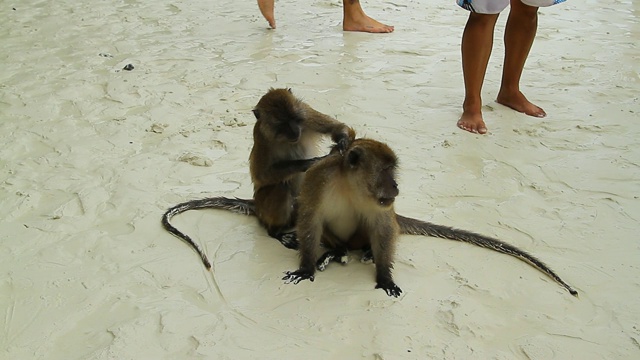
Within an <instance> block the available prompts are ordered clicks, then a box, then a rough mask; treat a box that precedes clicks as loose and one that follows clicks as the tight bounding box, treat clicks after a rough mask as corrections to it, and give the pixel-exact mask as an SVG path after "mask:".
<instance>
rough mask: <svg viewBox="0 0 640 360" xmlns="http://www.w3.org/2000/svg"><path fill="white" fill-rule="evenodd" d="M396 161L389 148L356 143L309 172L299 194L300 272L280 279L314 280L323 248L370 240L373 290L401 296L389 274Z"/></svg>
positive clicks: (371, 142) (395, 225)
mask: <svg viewBox="0 0 640 360" xmlns="http://www.w3.org/2000/svg"><path fill="white" fill-rule="evenodd" d="M397 162H398V161H397V158H396V155H395V154H394V153H393V151H392V150H391V149H390V148H389V147H388V146H387V145H385V144H383V143H380V142H377V141H374V140H369V139H357V140H355V141H354V142H353V143H352V145H351V146H350V147H349V149H348V150H347V151H346V153H345V154H344V156H341V155H340V154H337V153H333V154H332V155H329V156H327V157H326V158H324V159H323V160H320V161H318V162H317V163H316V164H315V165H314V166H313V167H312V168H311V169H309V171H307V174H306V177H305V181H304V183H303V185H302V188H301V190H300V195H299V196H298V209H299V213H298V222H297V226H296V232H297V234H298V240H299V241H300V247H299V251H300V268H299V269H298V270H296V271H292V272H287V273H286V275H285V277H284V278H283V280H285V281H286V282H287V283H291V282H292V283H295V284H297V283H298V282H300V281H301V280H305V279H309V280H311V281H313V280H314V274H315V271H316V266H317V265H318V261H319V260H320V253H321V245H324V246H325V247H326V248H329V249H335V250H336V251H338V252H340V253H342V252H343V249H346V248H349V247H350V245H353V242H354V241H355V242H358V243H359V242H361V241H362V239H368V245H370V246H371V251H372V253H373V257H374V259H375V264H376V288H381V289H383V290H384V291H386V293H387V294H388V295H389V296H396V297H397V296H399V295H400V294H401V293H402V290H400V288H399V287H398V286H397V285H396V284H395V283H394V281H393V277H392V274H391V270H392V268H393V253H394V249H395V243H396V240H397V238H398V234H399V232H400V228H399V226H398V222H397V221H396V217H395V212H394V209H393V202H394V200H395V197H396V196H397V195H398V185H397V183H396V181H395V171H396V167H397ZM359 245H361V244H358V246H359ZM356 247H357V246H356Z"/></svg>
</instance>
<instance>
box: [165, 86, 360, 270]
mask: <svg viewBox="0 0 640 360" xmlns="http://www.w3.org/2000/svg"><path fill="white" fill-rule="evenodd" d="M253 114H254V115H255V117H256V120H257V121H256V124H255V126H254V128H253V148H252V149H251V155H250V156H249V170H250V173H251V180H252V182H253V189H254V193H253V199H251V200H248V199H238V198H236V199H229V198H225V197H213V198H205V199H200V200H192V201H187V202H184V203H181V204H178V205H176V206H173V207H171V208H170V209H169V210H167V211H166V212H165V214H164V216H163V217H162V225H163V226H164V228H165V229H166V230H167V231H169V232H170V233H171V234H173V235H175V236H177V237H179V238H180V239H182V240H184V241H185V242H186V243H187V244H189V245H190V246H191V247H192V248H193V249H194V250H195V251H196V252H197V253H198V254H199V255H200V257H201V258H202V262H203V263H204V265H205V266H206V268H207V269H210V268H211V263H210V262H209V260H208V259H207V256H206V255H205V254H204V252H203V251H202V249H201V248H200V247H199V246H198V244H196V243H195V242H194V241H193V240H192V239H191V238H190V237H189V236H187V235H185V234H183V233H182V232H180V231H179V230H178V229H176V228H175V227H174V226H173V225H171V223H170V220H171V218H172V217H173V216H175V215H178V214H180V213H183V212H185V211H188V210H192V209H203V208H213V209H226V210H230V211H233V212H236V213H239V214H244V215H256V217H257V218H258V220H259V221H260V223H261V224H262V225H263V226H264V227H265V228H266V229H267V232H268V233H269V235H270V236H272V237H274V238H276V239H278V240H279V241H280V242H281V243H282V244H283V245H284V246H285V247H287V248H291V249H296V248H297V246H298V241H297V239H296V236H295V232H294V231H293V227H294V225H295V219H296V205H295V198H296V196H297V195H298V192H299V188H300V183H301V182H302V178H303V176H304V172H305V171H306V170H307V169H308V168H309V167H310V166H311V165H312V164H313V163H314V162H316V161H317V160H318V159H320V158H318V157H316V156H317V151H318V146H319V141H320V139H321V136H322V135H325V134H328V135H331V139H332V140H333V142H334V143H335V144H336V145H335V146H336V147H337V149H338V150H339V151H342V150H344V149H345V148H346V147H347V146H348V144H349V143H350V141H352V140H353V139H354V137H355V132H354V131H353V129H351V128H349V127H348V126H346V125H344V124H343V123H341V122H339V121H337V120H335V119H334V118H332V117H330V116H328V115H325V114H323V113H321V112H319V111H316V110H314V109H313V108H312V107H311V106H309V105H308V104H306V103H305V102H303V101H302V100H300V99H298V98H297V97H295V96H294V95H293V93H292V92H291V89H273V88H272V89H269V91H268V92H267V93H266V94H265V95H264V96H262V98H261V99H260V101H259V102H258V104H257V105H256V107H255V108H254V109H253Z"/></svg>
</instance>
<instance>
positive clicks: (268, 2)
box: [258, 0, 276, 29]
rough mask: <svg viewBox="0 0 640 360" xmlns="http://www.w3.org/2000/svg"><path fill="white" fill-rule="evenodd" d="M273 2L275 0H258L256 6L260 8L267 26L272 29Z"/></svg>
mask: <svg viewBox="0 0 640 360" xmlns="http://www.w3.org/2000/svg"><path fill="white" fill-rule="evenodd" d="M274 2H275V0H258V7H259V8H260V12H261V13H262V16H264V18H265V19H266V20H267V22H268V23H269V26H271V28H272V29H275V28H276V18H275V15H274V10H273V8H274Z"/></svg>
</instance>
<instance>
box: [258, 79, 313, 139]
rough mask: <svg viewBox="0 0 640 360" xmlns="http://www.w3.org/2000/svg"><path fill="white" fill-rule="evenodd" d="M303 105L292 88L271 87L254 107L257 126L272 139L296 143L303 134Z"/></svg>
mask: <svg viewBox="0 0 640 360" xmlns="http://www.w3.org/2000/svg"><path fill="white" fill-rule="evenodd" d="M302 112H303V107H302V106H300V100H298V99H297V98H296V97H295V96H293V93H292V92H291V89H273V88H271V89H269V91H268V92H267V93H266V94H265V95H263V96H262V98H260V101H258V105H256V107H255V108H254V109H253V115H255V117H256V120H257V121H258V122H257V124H256V125H257V126H259V127H260V130H261V131H262V133H263V134H264V135H265V136H267V137H268V138H269V139H270V140H273V141H279V142H289V143H296V142H298V140H300V136H301V135H302V126H303V121H304V114H303V113H302Z"/></svg>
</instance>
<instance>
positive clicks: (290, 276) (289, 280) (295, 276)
mask: <svg viewBox="0 0 640 360" xmlns="http://www.w3.org/2000/svg"><path fill="white" fill-rule="evenodd" d="M284 273H285V275H284V277H282V280H284V283H285V284H294V285H295V284H297V283H299V282H300V281H302V280H309V281H311V282H313V280H315V277H314V276H313V274H312V273H311V272H309V271H307V270H296V271H285V272H284Z"/></svg>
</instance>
